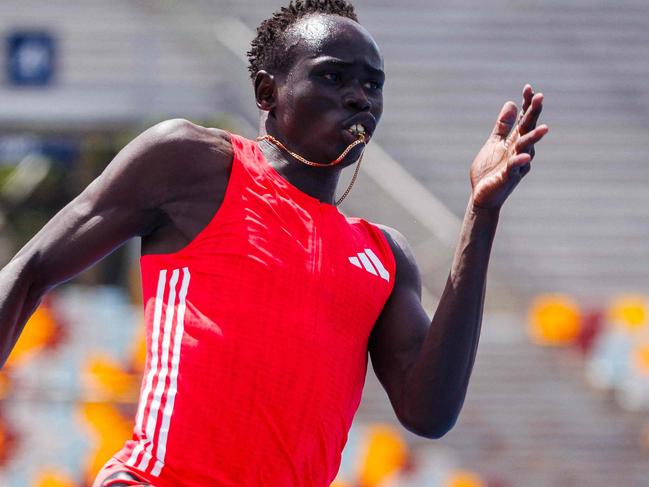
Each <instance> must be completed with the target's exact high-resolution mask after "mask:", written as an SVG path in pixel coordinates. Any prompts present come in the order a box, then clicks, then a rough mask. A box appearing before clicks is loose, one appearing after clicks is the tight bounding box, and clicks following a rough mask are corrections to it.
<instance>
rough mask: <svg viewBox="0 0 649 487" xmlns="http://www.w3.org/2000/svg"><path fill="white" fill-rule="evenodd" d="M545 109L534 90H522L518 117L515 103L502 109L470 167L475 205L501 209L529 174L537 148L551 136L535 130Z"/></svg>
mask: <svg viewBox="0 0 649 487" xmlns="http://www.w3.org/2000/svg"><path fill="white" fill-rule="evenodd" d="M542 109H543V95H542V94H541V93H537V94H534V91H533V90H532V87H531V86H530V85H526V86H525V88H523V106H522V110H521V113H520V116H518V108H517V107H516V104H515V103H514V102H511V101H509V102H507V103H505V105H503V108H502V109H501V110H500V114H499V115H498V120H497V121H496V125H495V126H494V128H493V130H492V132H491V135H489V138H488V139H487V141H486V142H485V144H484V146H482V149H480V152H478V155H477V156H476V158H475V159H474V160H473V164H471V171H470V175H471V186H472V188H473V195H472V197H473V204H474V205H475V206H477V207H480V208H489V209H495V208H500V207H501V206H502V204H503V203H504V202H505V200H506V199H507V197H508V196H509V194H510V193H511V192H512V191H513V190H514V188H515V187H516V185H517V184H518V183H519V181H520V180H521V179H522V178H523V176H525V174H527V173H528V172H529V170H530V163H531V161H532V159H533V158H534V144H536V143H537V142H538V141H540V140H541V139H542V138H543V136H544V135H545V134H546V133H547V132H548V127H547V125H540V126H539V127H537V126H536V123H537V121H538V118H539V115H540V114H541V110H542Z"/></svg>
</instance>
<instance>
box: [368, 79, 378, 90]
mask: <svg viewBox="0 0 649 487" xmlns="http://www.w3.org/2000/svg"><path fill="white" fill-rule="evenodd" d="M365 88H367V89H368V90H378V89H380V88H381V83H378V82H376V81H367V82H365Z"/></svg>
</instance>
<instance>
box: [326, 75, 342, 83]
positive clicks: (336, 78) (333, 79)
mask: <svg viewBox="0 0 649 487" xmlns="http://www.w3.org/2000/svg"><path fill="white" fill-rule="evenodd" d="M322 77H323V78H324V79H326V80H327V81H331V82H333V83H337V82H338V81H340V75H339V74H338V73H326V74H324V75H323V76H322Z"/></svg>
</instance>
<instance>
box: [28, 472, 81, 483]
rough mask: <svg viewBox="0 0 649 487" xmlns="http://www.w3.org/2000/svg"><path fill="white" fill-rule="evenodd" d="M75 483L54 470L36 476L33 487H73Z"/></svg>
mask: <svg viewBox="0 0 649 487" xmlns="http://www.w3.org/2000/svg"><path fill="white" fill-rule="evenodd" d="M75 486H76V484H75V482H74V481H73V480H72V479H71V478H70V477H69V476H68V475H65V474H63V473H60V472H56V471H54V470H47V471H44V472H41V473H39V474H38V477H37V478H36V482H35V483H34V487H75Z"/></svg>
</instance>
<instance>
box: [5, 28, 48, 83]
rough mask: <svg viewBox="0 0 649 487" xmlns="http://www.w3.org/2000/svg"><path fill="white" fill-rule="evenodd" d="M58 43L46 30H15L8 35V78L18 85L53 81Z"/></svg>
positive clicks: (10, 81)
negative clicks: (56, 43)
mask: <svg viewBox="0 0 649 487" xmlns="http://www.w3.org/2000/svg"><path fill="white" fill-rule="evenodd" d="M55 55H56V45H55V42H54V38H53V37H52V36H51V35H50V34H48V33H46V32H34V31H24V32H14V33H13V34H10V35H9V36H8V37H7V78H8V79H9V83H11V84H12V85H16V86H46V85H48V84H50V82H51V81H52V77H53V76H54V67H55Z"/></svg>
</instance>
